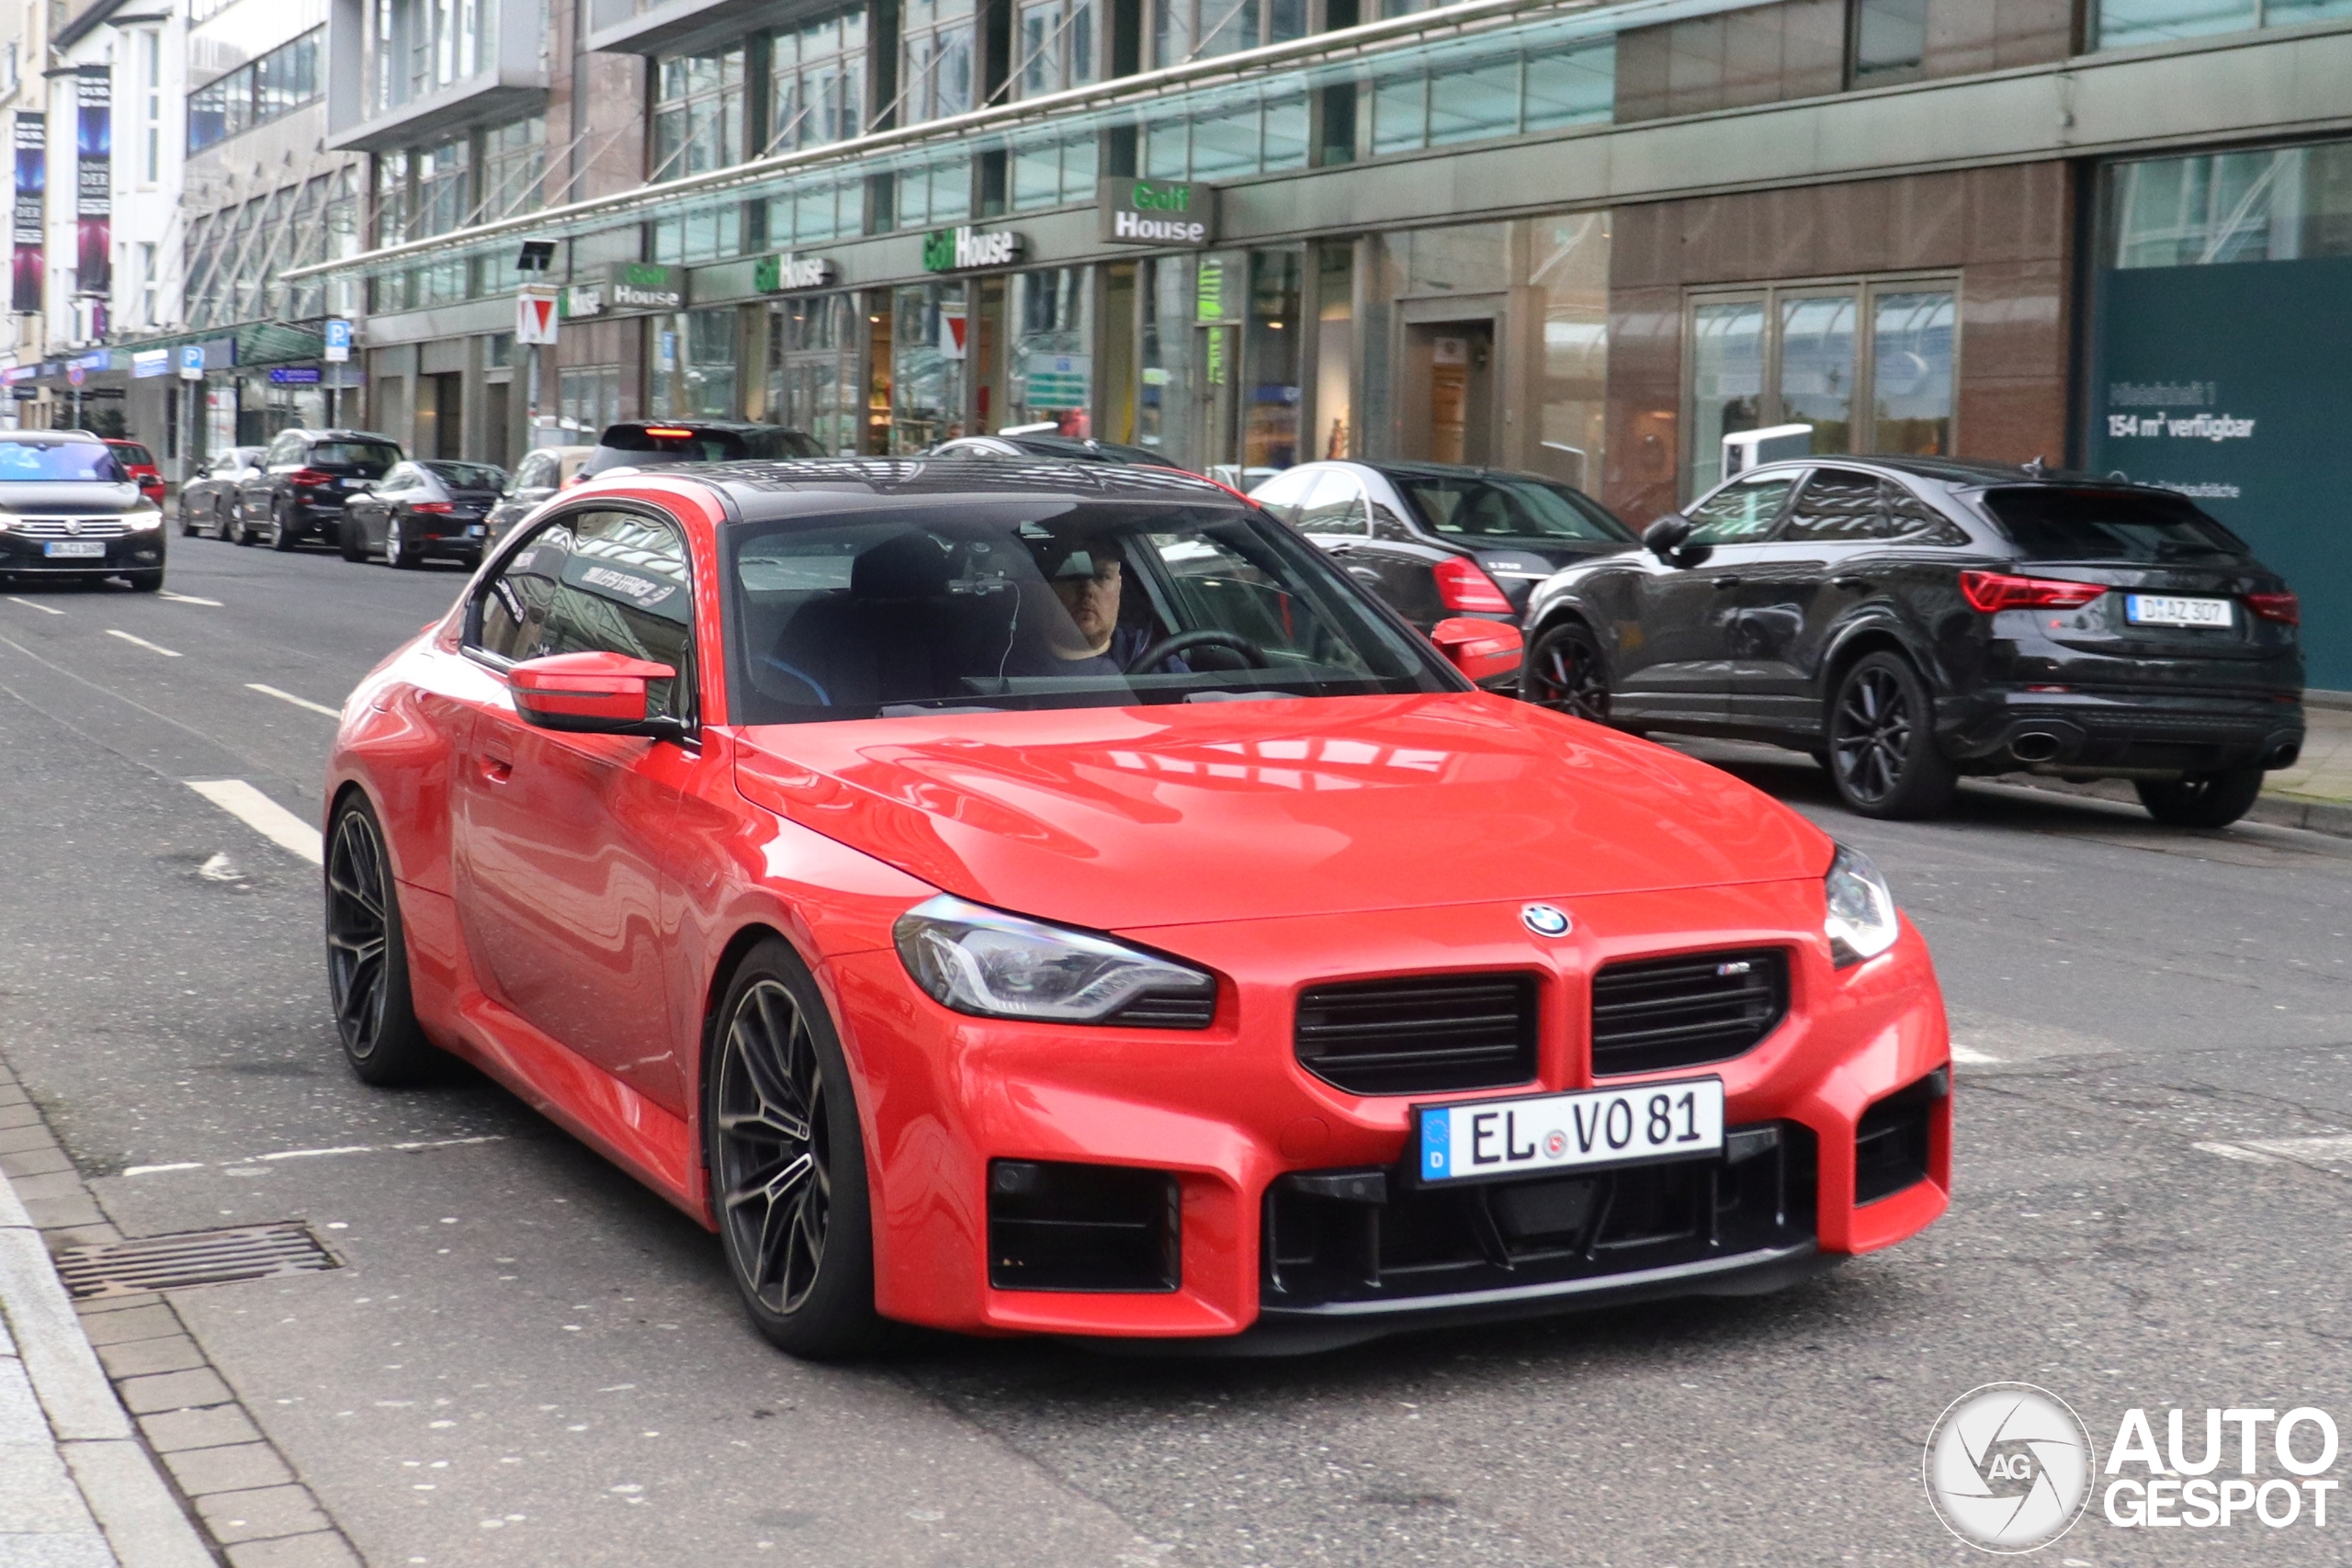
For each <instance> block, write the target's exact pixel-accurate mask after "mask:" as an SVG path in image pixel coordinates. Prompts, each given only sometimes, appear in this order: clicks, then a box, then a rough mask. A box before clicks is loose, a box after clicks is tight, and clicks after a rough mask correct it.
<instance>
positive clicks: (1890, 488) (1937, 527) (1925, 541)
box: [1880, 479, 1968, 545]
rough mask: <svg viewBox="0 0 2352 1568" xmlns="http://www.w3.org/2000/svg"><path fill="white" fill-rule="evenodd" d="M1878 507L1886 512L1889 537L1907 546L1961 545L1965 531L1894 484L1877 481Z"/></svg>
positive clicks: (1892, 482)
mask: <svg viewBox="0 0 2352 1568" xmlns="http://www.w3.org/2000/svg"><path fill="white" fill-rule="evenodd" d="M1880 483H1881V485H1882V486H1883V491H1882V499H1881V505H1883V507H1884V509H1885V512H1886V517H1887V526H1888V530H1889V534H1888V536H1889V537H1891V538H1895V539H1900V540H1902V541H1903V542H1904V543H1905V544H1906V545H1964V544H1966V543H1968V530H1967V529H1965V528H1962V526H1961V525H1959V524H1957V523H1955V522H1953V521H1952V520H1951V518H1949V517H1947V516H1945V515H1944V514H1943V513H1940V512H1939V511H1937V510H1936V509H1935V508H1934V507H1932V506H1930V505H1928V503H1927V502H1924V501H1921V500H1920V499H1919V498H1918V497H1917V496H1916V495H1913V494H1912V493H1911V492H1910V491H1907V490H1905V489H1904V488H1903V487H1902V486H1901V485H1899V484H1896V483H1895V482H1894V480H1893V479H1883V480H1881V481H1880Z"/></svg>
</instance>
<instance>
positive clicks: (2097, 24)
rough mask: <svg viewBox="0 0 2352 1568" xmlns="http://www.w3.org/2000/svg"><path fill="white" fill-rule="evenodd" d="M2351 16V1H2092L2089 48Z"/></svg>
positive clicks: (2105, 47)
mask: <svg viewBox="0 0 2352 1568" xmlns="http://www.w3.org/2000/svg"><path fill="white" fill-rule="evenodd" d="M2346 17H2352V0H2098V11H2097V15H2096V17H2095V18H2094V20H2093V21H2092V23H2091V28H2090V33H2091V39H2092V45H2091V47H2092V48H2094V49H2129V48H2131V46H2132V45H2134V44H2143V43H2172V42H2176V41H2177V40H2179V39H2194V38H2208V37H2211V35H2212V34H2214V33H2233V32H2243V31H2245V30H2246V29H2247V28H2291V27H2296V26H2299V25H2301V24H2302V23H2304V22H2326V21H2341V20H2344V19H2345V18H2346Z"/></svg>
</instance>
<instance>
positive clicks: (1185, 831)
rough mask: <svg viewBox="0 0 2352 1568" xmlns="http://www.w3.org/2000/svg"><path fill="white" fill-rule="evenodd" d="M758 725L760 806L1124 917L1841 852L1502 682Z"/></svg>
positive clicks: (1393, 903) (836, 835) (934, 865)
mask: <svg viewBox="0 0 2352 1568" xmlns="http://www.w3.org/2000/svg"><path fill="white" fill-rule="evenodd" d="M735 733H736V735H737V737H738V739H739V740H740V741H741V746H740V748H739V750H738V751H737V756H736V779H737V784H738V787H739V788H740V789H741V792H742V793H743V795H745V796H746V797H747V798H749V799H751V800H752V801H753V802H754V803H756V804H758V805H761V806H763V807H767V808H768V809H770V810H774V811H776V812H778V813H780V814H782V815H784V816H786V817H789V818H792V819H793V820H794V821H796V822H798V823H801V824H803V825H805V826H807V827H809V828H811V829H815V830H816V831H819V832H821V833H823V834H825V835H826V836H828V837H830V838H832V839H835V840H839V841H841V842H842V843H845V844H848V845H851V846H852V847H854V848H855V849H858V850H860V851H862V852H865V853H866V854H869V855H872V856H874V857H875V858H876V859H878V860H881V861H884V862H886V863H889V864H890V865H893V866H896V867H898V868H899V870H902V871H904V872H906V873H908V874H910V875H913V876H917V877H920V878H922V880H923V881H925V882H928V883H930V884H932V885H933V886H936V887H940V888H944V889H945V890H947V891H949V892H952V893H955V894H957V895H959V896H960V897H966V898H969V899H972V900H974V901H975V902H978V903H984V904H990V905H995V906H997V907H999V908H1009V909H1014V910H1018V911H1021V912H1023V913H1025V914H1031V915H1036V916H1040V917H1043V918H1046V919H1056V920H1062V921H1067V922H1069V923H1072V924H1076V925H1082V926H1091V927H1094V928H1097V929H1104V930H1114V929H1119V928H1123V927H1134V926H1143V925H1151V926H1170V925H1186V924H1193V923H1196V922H1200V921H1207V920H1230V919H1254V918H1261V917H1293V916H1298V915H1307V914H1346V913H1351V912H1357V911H1362V910H1369V909H1385V908H1386V909H1393V908H1417V907H1425V906H1433V905H1444V904H1464V903H1485V902H1491V901H1495V900H1498V899H1563V898H1575V897H1585V896H1592V895H1597V894H1605V893H1630V892H1639V891H1645V890H1655V889H1659V888H1673V887H1687V886H1710V885H1720V884H1725V883H1738V882H1758V881H1777V880H1782V879H1787V878H1792V877H1804V876H1817V875H1820V874H1822V873H1823V872H1824V871H1825V870H1826V867H1827V865H1828V863H1829V857H1830V853H1831V850H1830V844H1829V840H1827V839H1826V837H1825V836H1824V835H1823V834H1822V833H1821V832H1820V831H1819V830H1818V829H1815V827H1813V826H1812V824H1810V823H1808V822H1806V821H1805V820H1804V818H1801V817H1799V816H1797V815H1796V813H1794V812H1792V811H1791V810H1789V809H1788V808H1786V807H1782V806H1781V805H1780V804H1779V803H1778V802H1776V801H1773V800H1771V799H1770V798H1769V797H1768V796H1766V795H1762V794H1760V793H1758V791H1756V790H1754V789H1752V788H1750V787H1749V786H1748V785H1747V784H1742V783H1740V782H1739V781H1738V780H1737V779H1735V778H1733V777H1731V776H1730V775H1729V774H1727V773H1722V772H1720V771H1718V770H1717V769H1714V768H1711V767H1709V766H1707V765H1706V764H1704V763H1702V762H1699V761H1693V760H1691V759H1690V758H1688V757H1685V756H1682V755H1680V754H1679V753H1678V752H1674V751H1669V750H1666V749H1665V748H1664V747H1660V746H1654V745H1651V744H1649V743H1648V742H1646V741H1642V740H1636V739H1632V738H1630V737H1627V736H1623V735H1619V734H1616V733H1614V732H1613V731H1611V730H1608V729H1604V728H1600V727H1598V726H1593V725H1588V724H1583V723H1579V722H1577V721H1576V720H1573V719H1568V718H1563V717H1561V716H1557V715H1555V714H1552V713H1549V712H1546V711H1544V710H1543V709H1540V708H1534V707H1530V706H1527V705H1523V704H1521V703H1517V702H1513V701H1510V700H1509V699H1507V698H1503V697H1498V696H1494V695H1491V694H1483V693H1477V694H1474V693H1463V694H1442V695H1428V696H1408V697H1340V698H1322V699H1316V700H1306V699H1288V700H1278V701H1265V702H1236V703H1213V704H1192V705H1166V706H1153V707H1137V708H1086V709H1076V710H1061V711H1054V712H1036V713H997V714H984V713H964V714H953V713H943V714H936V715H925V716H921V717H908V718H883V719H865V720H860V721H854V722H847V723H839V724H799V725H776V726H766V727H760V728H748V729H743V730H740V731H737V732H735Z"/></svg>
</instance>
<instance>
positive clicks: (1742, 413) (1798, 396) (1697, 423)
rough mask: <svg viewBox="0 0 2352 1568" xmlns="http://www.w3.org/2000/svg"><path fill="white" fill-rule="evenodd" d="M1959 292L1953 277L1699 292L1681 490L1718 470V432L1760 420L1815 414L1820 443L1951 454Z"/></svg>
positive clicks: (1837, 448)
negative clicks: (1716, 293) (1685, 483)
mask: <svg viewBox="0 0 2352 1568" xmlns="http://www.w3.org/2000/svg"><path fill="white" fill-rule="evenodd" d="M1957 299H1958V291H1957V288H1956V286H1955V285H1954V284H1952V283H1951V281H1950V280H1948V279H1928V280H1922V281H1911V280H1900V279H1890V280H1883V281H1882V280H1876V279H1861V280H1857V281H1855V282H1852V283H1847V284H1838V285H1819V286H1807V287H1804V288H1769V289H1764V290H1760V291H1751V292H1746V293H1743V294H1739V295H1733V296H1702V297H1699V298H1696V299H1693V300H1692V301H1691V305H1690V312H1689V317H1688V320H1687V323H1686V325H1687V339H1688V342H1689V344H1690V348H1689V355H1690V361H1689V366H1690V368H1689V376H1688V381H1687V384H1688V386H1689V387H1690V393H1689V397H1690V403H1689V409H1688V413H1689V422H1688V423H1689V429H1690V433H1691V435H1690V440H1691V446H1690V455H1689V468H1688V470H1687V475H1686V477H1687V480H1688V486H1687V492H1688V493H1691V494H1697V493H1699V492H1701V491H1705V490H1707V489H1709V488H1710V487H1712V486H1713V484H1714V483H1715V481H1716V480H1717V479H1719V478H1720V477H1721V475H1722V469H1723V438H1724V436H1726V435H1730V434H1736V433H1737V432H1739V431H1743V430H1755V429H1758V428H1759V427H1761V426H1765V425H1773V424H1794V423H1802V424H1810V425H1812V426H1813V450H1815V452H1900V453H1906V454H1909V455H1913V456H1919V457H1932V456H1947V457H1948V456H1950V455H1951V453H1952V451H1953V446H1952V405H1953V388H1954V375H1953V364H1952V353H1953V348H1954V345H1955V344H1956V342H1957V333H1956V329H1957V325H1958V321H1957V316H1958V311H1957Z"/></svg>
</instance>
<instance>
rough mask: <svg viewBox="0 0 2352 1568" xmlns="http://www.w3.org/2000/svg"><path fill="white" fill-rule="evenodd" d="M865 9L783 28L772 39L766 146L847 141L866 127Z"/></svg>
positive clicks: (777, 147)
mask: <svg viewBox="0 0 2352 1568" xmlns="http://www.w3.org/2000/svg"><path fill="white" fill-rule="evenodd" d="M865 36H866V35H865V12H864V11H840V12H836V13H834V14H833V15H831V16H830V17H817V18H816V19H815V20H813V21H808V22H803V23H801V24H800V25H799V26H797V27H791V28H780V29H778V30H777V31H776V33H775V35H774V36H773V38H772V39H770V42H769V62H770V65H769V70H770V78H771V86H770V90H769V100H770V103H771V106H772V107H771V111H770V119H771V124H770V129H769V130H768V134H767V138H766V149H767V151H768V152H787V151H790V150H791V149H793V148H796V147H817V146H821V145H823V144H824V143H826V142H829V141H848V140H849V139H850V138H851V137H853V136H857V135H860V134H862V133H863V132H864V130H865V73H866V63H865V62H866V54H865Z"/></svg>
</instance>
